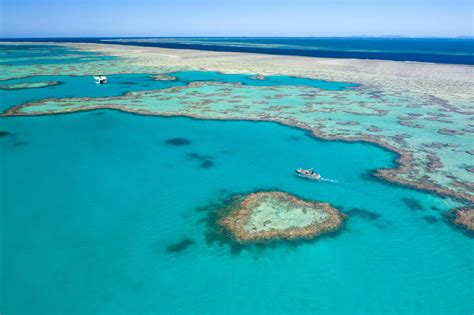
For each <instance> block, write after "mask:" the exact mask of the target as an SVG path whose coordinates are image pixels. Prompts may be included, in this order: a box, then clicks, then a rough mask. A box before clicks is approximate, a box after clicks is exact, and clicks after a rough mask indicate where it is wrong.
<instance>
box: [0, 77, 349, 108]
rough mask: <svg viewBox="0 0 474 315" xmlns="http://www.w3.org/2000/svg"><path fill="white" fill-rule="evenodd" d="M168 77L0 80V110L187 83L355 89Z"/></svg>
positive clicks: (276, 80)
mask: <svg viewBox="0 0 474 315" xmlns="http://www.w3.org/2000/svg"><path fill="white" fill-rule="evenodd" d="M169 75H171V76H173V77H175V78H176V79H175V80H155V79H154V78H153V75H149V74H114V75H109V76H107V78H108V82H109V83H108V84H106V85H99V84H96V83H95V81H94V78H93V77H91V76H65V75H62V76H61V75H56V76H51V75H48V76H47V75H44V76H33V77H26V78H19V79H11V80H2V81H0V109H7V108H10V107H12V106H16V105H20V104H24V103H27V102H31V101H38V100H41V99H45V98H50V97H54V98H75V97H112V96H121V95H123V94H125V93H128V92H133V91H152V90H162V89H166V88H170V87H177V86H184V85H188V84H189V83H191V82H196V81H207V82H220V83H239V84H243V85H249V86H282V85H298V86H308V87H316V88H320V89H325V90H343V89H346V88H350V87H353V86H355V85H354V84H349V83H343V82H329V81H323V80H314V79H305V78H297V77H290V76H268V77H266V79H265V80H259V79H255V78H253V77H252V76H251V75H243V74H221V73H217V72H206V71H180V72H173V73H170V74H169ZM51 81H56V82H59V84H58V85H54V86H49V87H47V88H27V89H16V90H5V89H3V90H2V89H1V86H2V85H9V84H17V83H30V82H51Z"/></svg>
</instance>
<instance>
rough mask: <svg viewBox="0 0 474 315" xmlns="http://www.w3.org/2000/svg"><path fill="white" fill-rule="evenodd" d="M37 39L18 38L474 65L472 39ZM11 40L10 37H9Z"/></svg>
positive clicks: (473, 42) (37, 39) (473, 41)
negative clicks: (124, 40) (127, 40)
mask: <svg viewBox="0 0 474 315" xmlns="http://www.w3.org/2000/svg"><path fill="white" fill-rule="evenodd" d="M119 39H123V38H34V39H17V40H19V41H22V40H28V41H31V40H33V41H45V40H48V41H56V42H68V41H73V42H99V43H100V42H102V41H103V40H107V42H108V43H118V44H122V45H138V46H152V47H153V46H155V47H164V48H175V49H198V50H211V51H231V52H251V53H265V54H276V55H296V56H309V57H330V58H359V59H380V60H396V61H419V62H433V63H450V64H469V65H472V64H474V39H472V38H353V37H349V38H313V37H312V38H265V37H259V38H247V37H218V38H212V37H211V38H207V37H175V38H166V37H157V38H128V39H129V40H133V41H137V40H140V41H142V42H123V41H117V40H119ZM9 40H11V39H9Z"/></svg>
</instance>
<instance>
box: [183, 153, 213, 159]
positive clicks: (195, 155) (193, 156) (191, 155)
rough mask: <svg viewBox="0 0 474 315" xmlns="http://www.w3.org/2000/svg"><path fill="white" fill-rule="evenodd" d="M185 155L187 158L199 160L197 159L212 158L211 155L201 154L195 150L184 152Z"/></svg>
mask: <svg viewBox="0 0 474 315" xmlns="http://www.w3.org/2000/svg"><path fill="white" fill-rule="evenodd" d="M186 157H187V158H188V159H189V160H199V161H204V160H209V159H212V157H211V156H209V155H203V154H199V153H195V152H190V153H186Z"/></svg>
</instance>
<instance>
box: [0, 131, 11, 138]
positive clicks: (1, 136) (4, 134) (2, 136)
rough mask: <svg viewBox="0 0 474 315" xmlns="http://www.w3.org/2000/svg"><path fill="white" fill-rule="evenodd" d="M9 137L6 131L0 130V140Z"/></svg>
mask: <svg viewBox="0 0 474 315" xmlns="http://www.w3.org/2000/svg"><path fill="white" fill-rule="evenodd" d="M9 135H10V133H9V132H8V131H3V130H0V138H4V137H7V136H9Z"/></svg>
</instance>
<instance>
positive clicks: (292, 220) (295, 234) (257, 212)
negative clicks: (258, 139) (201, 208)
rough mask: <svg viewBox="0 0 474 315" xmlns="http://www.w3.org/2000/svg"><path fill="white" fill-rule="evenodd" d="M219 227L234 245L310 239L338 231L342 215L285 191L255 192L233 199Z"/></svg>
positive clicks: (332, 209) (333, 209)
mask: <svg viewBox="0 0 474 315" xmlns="http://www.w3.org/2000/svg"><path fill="white" fill-rule="evenodd" d="M222 211H223V212H224V213H226V215H224V216H223V217H222V218H221V219H220V220H218V222H217V223H218V225H219V226H220V227H222V228H223V229H224V230H226V231H227V232H228V233H230V234H231V235H232V237H233V238H234V240H235V241H236V242H237V243H248V242H258V241H271V240H276V239H288V240H292V239H311V238H314V237H316V236H317V235H320V234H323V233H326V232H330V231H333V230H336V229H338V228H339V227H340V226H341V225H342V222H343V218H344V215H343V214H342V213H340V212H339V211H337V210H336V209H335V208H333V207H332V206H331V205H329V204H327V203H321V202H313V201H306V200H302V199H299V198H297V197H295V196H293V195H290V194H288V193H285V192H280V191H272V192H258V193H251V194H248V195H244V196H241V197H238V198H235V199H234V202H232V203H230V204H229V205H228V206H227V208H225V209H223V210H222Z"/></svg>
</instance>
